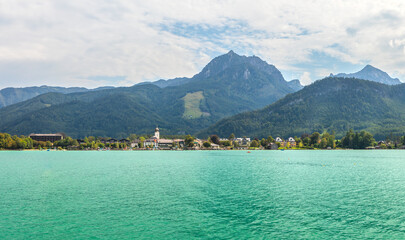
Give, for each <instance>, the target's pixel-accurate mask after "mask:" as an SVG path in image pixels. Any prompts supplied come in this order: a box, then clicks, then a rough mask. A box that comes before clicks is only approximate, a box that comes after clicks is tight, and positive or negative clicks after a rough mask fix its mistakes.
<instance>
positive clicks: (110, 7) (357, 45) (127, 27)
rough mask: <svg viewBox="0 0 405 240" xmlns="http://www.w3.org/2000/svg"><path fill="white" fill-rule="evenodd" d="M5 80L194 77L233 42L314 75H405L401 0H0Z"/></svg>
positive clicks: (126, 81)
mask: <svg viewBox="0 0 405 240" xmlns="http://www.w3.org/2000/svg"><path fill="white" fill-rule="evenodd" d="M0 36H1V37H0V89H1V88H5V87H25V86H40V85H51V86H65V87H68V86H82V87H88V88H95V87H99V86H131V85H134V84H136V83H139V82H143V81H154V80H158V79H171V78H175V77H192V76H193V75H194V74H196V73H198V72H199V71H200V70H201V69H202V68H203V67H204V66H205V65H206V64H207V63H208V62H209V61H210V60H211V59H212V58H214V57H216V56H218V55H221V54H225V53H227V52H228V51H229V50H233V51H235V52H236V53H238V54H240V55H256V56H258V57H260V58H262V59H263V60H265V61H267V62H268V63H270V64H273V65H275V66H276V67H277V68H278V69H279V70H280V71H281V72H282V74H283V76H284V78H285V79H286V80H291V79H300V81H301V83H303V84H305V85H308V84H310V83H311V82H313V81H314V80H317V79H321V78H323V77H325V76H328V75H329V74H330V73H334V74H336V73H339V72H346V73H351V72H356V71H359V70H361V68H363V67H364V66H365V65H366V64H371V65H373V66H375V67H377V68H380V69H382V70H383V71H386V72H388V73H389V74H390V75H391V76H392V77H398V78H399V79H401V80H402V81H405V1H401V0H385V1H379V0H378V1H377V0H357V1H352V0H350V1H345V0H329V1H326V0H322V1H318V0H308V1H302V0H285V1H270V0H256V1H242V0H240V1H239V0H206V1H198V0H194V1H192V0H181V1H179V0H170V1H164V0H160V1H158V0H148V1H137V0H132V1H129V0H114V1H110V0H98V1H93V0H86V1H83V0H69V1H66V0H63V1H62V0H39V1H37V0H30V1H26V0H24V1H23V0H0Z"/></svg>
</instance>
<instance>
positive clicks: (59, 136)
mask: <svg viewBox="0 0 405 240" xmlns="http://www.w3.org/2000/svg"><path fill="white" fill-rule="evenodd" d="M28 137H29V138H31V139H32V140H35V141H38V142H47V141H49V142H51V143H53V142H56V141H60V140H63V138H64V137H65V134H63V133H50V134H40V133H31V134H30V135H28Z"/></svg>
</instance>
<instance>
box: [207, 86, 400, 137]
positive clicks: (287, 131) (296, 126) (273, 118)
mask: <svg viewBox="0 0 405 240" xmlns="http://www.w3.org/2000/svg"><path fill="white" fill-rule="evenodd" d="M350 128H353V129H354V130H367V131H370V132H372V133H373V134H376V137H377V138H380V139H384V138H385V136H387V135H389V134H390V133H391V132H393V133H394V134H400V135H404V133H405V84H401V85H395V86H388V85H384V84H380V83H375V82H371V81H366V80H360V79H353V78H350V79H347V78H326V79H323V80H320V81H317V82H315V83H313V84H311V85H309V86H307V87H305V88H304V89H302V90H301V91H298V92H296V93H293V94H289V95H287V96H286V97H285V98H283V99H281V100H279V101H277V102H275V103H273V104H271V105H269V106H267V107H265V108H263V109H261V110H256V111H251V112H246V113H241V114H238V115H236V116H233V117H229V118H226V119H224V120H221V121H219V122H218V123H216V124H215V125H213V126H211V127H209V128H208V129H206V130H204V131H202V132H201V133H200V136H204V137H205V136H207V135H209V134H218V135H219V136H221V137H226V136H229V135H230V134H231V133H234V134H235V135H237V136H244V135H246V136H251V137H253V136H256V137H267V136H268V135H272V136H274V137H276V136H281V137H284V138H286V137H289V136H295V135H296V136H301V134H302V133H312V132H314V131H318V132H323V131H324V130H329V131H336V133H337V134H338V136H342V135H343V134H344V132H345V131H347V130H349V129H350Z"/></svg>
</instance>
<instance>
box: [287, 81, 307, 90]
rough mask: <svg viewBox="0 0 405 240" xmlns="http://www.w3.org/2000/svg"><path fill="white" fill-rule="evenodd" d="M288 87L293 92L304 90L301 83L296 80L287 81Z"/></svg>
mask: <svg viewBox="0 0 405 240" xmlns="http://www.w3.org/2000/svg"><path fill="white" fill-rule="evenodd" d="M288 86H289V87H290V88H292V89H293V90H294V91H299V90H301V89H303V88H304V86H302V85H301V82H300V80H298V79H294V80H291V81H289V82H288Z"/></svg>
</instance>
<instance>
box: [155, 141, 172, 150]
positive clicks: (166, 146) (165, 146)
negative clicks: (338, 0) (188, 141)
mask: <svg viewBox="0 0 405 240" xmlns="http://www.w3.org/2000/svg"><path fill="white" fill-rule="evenodd" d="M158 148H159V149H162V150H170V149H172V148H173V140H172V139H159V140H158Z"/></svg>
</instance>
